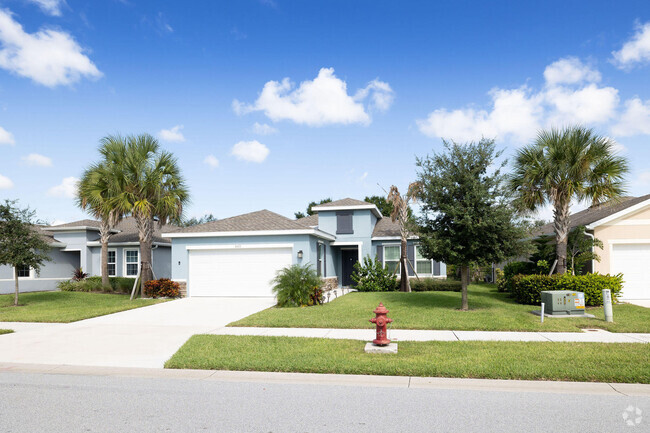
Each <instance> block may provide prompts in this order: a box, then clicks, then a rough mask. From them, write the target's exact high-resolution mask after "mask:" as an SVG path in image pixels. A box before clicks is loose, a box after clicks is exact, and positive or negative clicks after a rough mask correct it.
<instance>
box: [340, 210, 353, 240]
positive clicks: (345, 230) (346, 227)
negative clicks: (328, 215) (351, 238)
mask: <svg viewBox="0 0 650 433" xmlns="http://www.w3.org/2000/svg"><path fill="white" fill-rule="evenodd" d="M352 233H354V230H353V228H352V212H349V211H346V212H337V213H336V234H337V235H346V234H347V235H350V234H352Z"/></svg>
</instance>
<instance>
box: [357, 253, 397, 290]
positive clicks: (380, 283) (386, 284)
mask: <svg viewBox="0 0 650 433" xmlns="http://www.w3.org/2000/svg"><path fill="white" fill-rule="evenodd" d="M352 281H354V282H355V283H356V285H355V289H357V290H358V291H360V292H392V291H395V290H397V289H399V284H398V283H397V277H396V276H395V275H394V274H393V273H392V272H390V271H389V270H388V269H386V268H385V267H384V266H383V264H382V263H381V261H379V260H377V259H374V260H373V259H371V258H370V256H366V257H364V258H363V262H356V263H355V264H354V271H353V272H352Z"/></svg>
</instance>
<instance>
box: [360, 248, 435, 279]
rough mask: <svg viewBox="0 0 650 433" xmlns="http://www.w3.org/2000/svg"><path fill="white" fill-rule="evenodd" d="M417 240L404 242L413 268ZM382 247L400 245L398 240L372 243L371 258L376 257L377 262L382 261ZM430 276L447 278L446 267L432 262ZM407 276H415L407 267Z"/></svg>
mask: <svg viewBox="0 0 650 433" xmlns="http://www.w3.org/2000/svg"><path fill="white" fill-rule="evenodd" d="M417 243H418V242H417V240H409V241H407V242H406V255H407V257H408V259H409V260H410V261H411V263H413V266H415V245H416V244H417ZM384 245H398V246H399V245H400V241H399V240H398V239H396V240H388V241H372V252H373V254H372V257H373V258H374V257H376V258H377V259H378V260H380V261H383V259H384V255H383V246H384ZM432 273H433V274H432V275H433V276H435V277H446V276H447V266H446V265H445V264H444V263H442V262H436V261H435V260H434V261H433V265H432ZM408 275H409V276H411V277H413V276H415V273H414V272H413V269H411V267H410V266H409V267H408Z"/></svg>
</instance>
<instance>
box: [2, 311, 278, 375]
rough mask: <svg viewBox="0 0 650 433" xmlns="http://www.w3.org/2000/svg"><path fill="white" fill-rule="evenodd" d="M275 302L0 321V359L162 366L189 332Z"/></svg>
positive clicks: (213, 327)
mask: <svg viewBox="0 0 650 433" xmlns="http://www.w3.org/2000/svg"><path fill="white" fill-rule="evenodd" d="M274 304H275V301H274V300H273V299H272V298H185V299H179V300H175V301H170V302H165V303H162V304H156V305H152V306H149V307H143V308H136V309H135V310H129V311H123V312H121V313H115V314H109V315H107V316H101V317H95V318H93V319H87V320H81V321H79V322H74V323H66V324H54V323H48V324H40V323H39V324H37V323H11V322H0V328H6V329H13V330H15V331H16V332H15V333H13V334H7V335H2V336H0V362H15V363H29V364H67V365H88V366H106V367H150V368H159V367H162V366H163V364H164V363H165V361H167V360H168V359H169V358H170V357H171V356H172V355H173V354H174V353H175V352H176V351H177V350H178V348H179V347H181V346H182V345H183V343H185V342H186V341H187V339H188V338H189V337H191V336H192V335H194V334H200V333H208V332H211V331H214V330H216V329H218V328H221V327H223V326H225V325H227V324H228V323H230V322H232V321H235V320H239V319H241V318H243V317H246V316H248V315H250V314H253V313H256V312H258V311H260V310H263V309H265V308H268V307H271V306H272V305H274Z"/></svg>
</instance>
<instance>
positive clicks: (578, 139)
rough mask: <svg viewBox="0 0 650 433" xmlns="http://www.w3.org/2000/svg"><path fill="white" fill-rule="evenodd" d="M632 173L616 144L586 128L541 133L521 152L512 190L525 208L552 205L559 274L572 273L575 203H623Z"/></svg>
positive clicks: (529, 209)
mask: <svg viewBox="0 0 650 433" xmlns="http://www.w3.org/2000/svg"><path fill="white" fill-rule="evenodd" d="M628 170H629V168H628V163H627V161H626V159H625V158H623V157H620V156H618V155H617V154H616V152H615V150H614V142H613V141H612V140H611V139H609V138H607V137H603V136H599V135H597V134H596V133H595V132H594V131H593V130H592V129H588V128H585V127H583V126H571V127H566V128H564V129H561V130H558V129H550V130H546V131H540V132H539V134H538V135H537V139H536V141H535V142H534V143H533V144H531V145H529V146H526V147H524V148H523V149H521V150H519V151H518V152H517V155H516V158H515V162H514V172H513V173H512V174H511V175H510V179H509V183H510V189H511V190H512V191H513V192H514V193H515V197H516V198H515V204H516V205H518V207H519V208H520V209H523V210H527V211H531V212H532V211H535V210H537V209H539V208H541V207H542V206H544V205H546V204H551V205H552V206H553V219H554V221H553V225H554V229H555V244H556V245H555V252H556V257H557V273H565V272H566V269H567V267H566V259H567V238H568V234H569V214H570V212H569V211H570V208H571V201H572V200H578V201H590V202H591V204H592V205H597V204H600V203H603V202H605V201H608V200H615V199H618V198H620V197H621V196H622V194H623V193H624V192H625V188H624V177H625V174H626V173H627V172H628Z"/></svg>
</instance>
